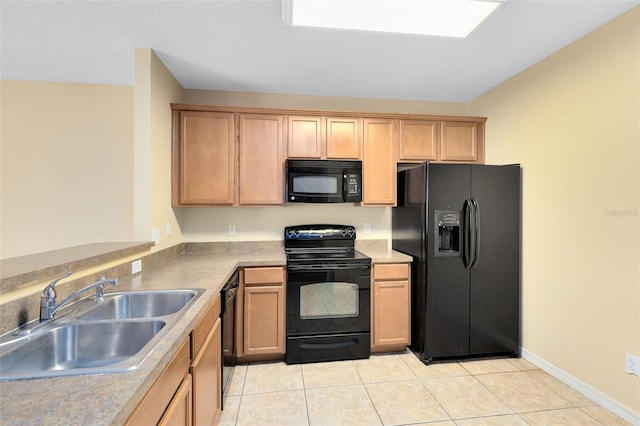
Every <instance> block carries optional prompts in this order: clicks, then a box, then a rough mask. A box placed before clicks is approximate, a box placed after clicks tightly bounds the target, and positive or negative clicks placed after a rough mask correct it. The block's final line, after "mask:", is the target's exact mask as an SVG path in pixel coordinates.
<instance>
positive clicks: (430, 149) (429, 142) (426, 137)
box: [398, 120, 439, 161]
mask: <svg viewBox="0 0 640 426" xmlns="http://www.w3.org/2000/svg"><path fill="white" fill-rule="evenodd" d="M438 133H439V129H438V122H437V121H427V120H400V142H399V149H398V151H399V152H398V160H399V161H416V160H418V161H427V160H436V159H437V158H438Z"/></svg>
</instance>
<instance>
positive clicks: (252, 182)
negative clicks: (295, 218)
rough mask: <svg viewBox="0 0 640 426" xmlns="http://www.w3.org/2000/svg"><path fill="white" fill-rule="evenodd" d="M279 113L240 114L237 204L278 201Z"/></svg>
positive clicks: (280, 182)
mask: <svg viewBox="0 0 640 426" xmlns="http://www.w3.org/2000/svg"><path fill="white" fill-rule="evenodd" d="M282 129H283V117H282V116H280V115H266V114H265V115H262V114H241V115H240V164H239V166H238V167H239V174H240V177H239V180H240V200H239V202H240V205H270V204H282V203H283V192H284V178H283V175H284V155H283V140H284V139H283V131H282Z"/></svg>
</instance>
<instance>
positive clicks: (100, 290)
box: [40, 272, 118, 321]
mask: <svg viewBox="0 0 640 426" xmlns="http://www.w3.org/2000/svg"><path fill="white" fill-rule="evenodd" d="M69 275H71V272H69V273H68V274H67V275H65V277H68V276H69ZM65 277H62V278H65ZM62 278H59V279H58V280H56V281H54V282H52V283H51V284H49V285H48V286H47V287H46V288H45V289H44V290H43V292H42V296H41V297H40V321H47V320H50V319H52V318H53V317H54V315H55V314H56V312H58V310H59V309H60V308H62V307H64V306H65V305H66V304H67V303H69V302H70V301H72V300H74V299H75V298H76V297H78V296H79V295H80V294H82V293H84V292H85V291H87V290H91V289H93V288H95V289H96V300H97V301H98V302H102V301H103V300H104V287H105V285H107V284H110V285H118V279H117V278H105V277H99V278H98V281H96V282H95V283H93V284H89V285H88V286H86V287H83V288H81V289H80V290H78V291H76V292H74V293H72V294H71V295H70V296H68V297H67V298H66V299H64V300H63V301H62V302H60V303H59V304H56V297H57V294H56V292H55V288H54V287H55V284H56V283H57V282H58V281H59V280H61V279H62Z"/></svg>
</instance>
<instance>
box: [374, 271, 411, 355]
mask: <svg viewBox="0 0 640 426" xmlns="http://www.w3.org/2000/svg"><path fill="white" fill-rule="evenodd" d="M373 292H374V294H373V338H372V346H373V347H376V346H385V345H408V344H409V339H410V337H409V321H410V316H409V310H410V308H409V281H408V280H402V281H376V282H374V283H373Z"/></svg>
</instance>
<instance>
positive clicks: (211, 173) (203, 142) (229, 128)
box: [174, 111, 235, 205]
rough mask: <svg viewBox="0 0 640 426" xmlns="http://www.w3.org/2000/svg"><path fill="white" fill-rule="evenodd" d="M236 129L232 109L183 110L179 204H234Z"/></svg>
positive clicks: (179, 155) (179, 165) (180, 136)
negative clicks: (222, 111)
mask: <svg viewBox="0 0 640 426" xmlns="http://www.w3.org/2000/svg"><path fill="white" fill-rule="evenodd" d="M234 129H235V127H234V121H233V114H231V113H219V112H205V111H183V112H181V113H180V135H179V153H178V157H179V164H178V169H179V171H178V189H177V190H178V192H179V194H178V197H177V202H178V204H179V205H189V204H233V202H234V200H235V185H234V182H235V179H234V176H235V167H234V165H235V149H234V147H235V145H234V144H235V131H234ZM174 161H175V159H174ZM174 189H175V188H174ZM175 198H176V197H174V201H175Z"/></svg>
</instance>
